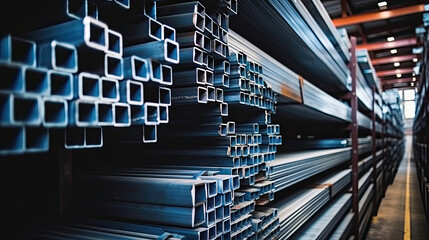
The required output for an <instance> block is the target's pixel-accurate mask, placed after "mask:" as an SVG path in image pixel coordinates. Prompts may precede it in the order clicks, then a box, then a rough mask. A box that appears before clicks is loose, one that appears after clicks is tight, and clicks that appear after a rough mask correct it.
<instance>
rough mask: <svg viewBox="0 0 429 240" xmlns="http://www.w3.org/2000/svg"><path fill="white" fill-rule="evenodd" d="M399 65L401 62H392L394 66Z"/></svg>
mask: <svg viewBox="0 0 429 240" xmlns="http://www.w3.org/2000/svg"><path fill="white" fill-rule="evenodd" d="M399 65H401V64H400V63H398V62H395V63H393V66H395V67H399Z"/></svg>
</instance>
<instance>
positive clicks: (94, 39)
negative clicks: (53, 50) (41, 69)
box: [25, 17, 108, 51]
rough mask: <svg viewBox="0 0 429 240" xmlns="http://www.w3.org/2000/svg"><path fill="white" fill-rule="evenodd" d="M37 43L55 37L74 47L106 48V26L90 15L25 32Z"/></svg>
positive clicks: (45, 41) (103, 49)
mask: <svg viewBox="0 0 429 240" xmlns="http://www.w3.org/2000/svg"><path fill="white" fill-rule="evenodd" d="M25 37H27V38H28V39H32V40H34V41H36V42H37V43H47V42H50V41H52V39H55V40H57V41H61V42H65V43H70V44H73V45H75V46H76V47H81V46H86V47H88V48H92V49H96V50H99V51H107V50H108V27H107V25H106V24H105V23H103V22H100V21H98V20H96V19H94V18H92V17H85V18H84V19H83V20H73V21H69V22H65V23H61V24H57V25H53V26H50V27H46V28H42V29H39V30H36V31H33V32H30V33H27V34H25Z"/></svg>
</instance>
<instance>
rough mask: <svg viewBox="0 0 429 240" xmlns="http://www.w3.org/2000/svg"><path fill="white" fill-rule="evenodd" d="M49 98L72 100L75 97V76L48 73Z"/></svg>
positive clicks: (56, 72)
mask: <svg viewBox="0 0 429 240" xmlns="http://www.w3.org/2000/svg"><path fill="white" fill-rule="evenodd" d="M48 80H49V83H48V85H49V86H50V88H49V90H50V93H49V94H48V95H49V96H52V97H56V98H62V99H66V100H71V99H72V98H73V96H74V87H73V85H74V84H73V82H74V80H73V75H72V74H71V73H67V72H58V71H54V70H49V71H48Z"/></svg>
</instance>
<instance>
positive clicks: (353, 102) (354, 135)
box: [349, 37, 359, 239]
mask: <svg viewBox="0 0 429 240" xmlns="http://www.w3.org/2000/svg"><path fill="white" fill-rule="evenodd" d="M350 42H351V44H352V46H351V49H350V51H351V59H350V63H349V68H350V74H351V79H352V89H351V95H350V106H351V109H352V113H351V117H352V122H351V132H350V138H351V141H352V150H351V159H352V195H353V212H354V213H355V216H354V228H353V229H354V234H355V239H359V194H358V193H359V174H358V161H359V159H358V156H359V153H358V124H357V111H358V99H357V95H356V85H357V76H356V68H357V66H356V65H357V62H356V37H351V38H350Z"/></svg>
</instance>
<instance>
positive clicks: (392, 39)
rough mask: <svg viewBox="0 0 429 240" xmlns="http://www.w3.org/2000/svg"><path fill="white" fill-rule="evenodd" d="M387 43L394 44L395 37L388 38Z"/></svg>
mask: <svg viewBox="0 0 429 240" xmlns="http://www.w3.org/2000/svg"><path fill="white" fill-rule="evenodd" d="M387 41H388V42H393V41H395V38H394V37H388V38H387Z"/></svg>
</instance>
